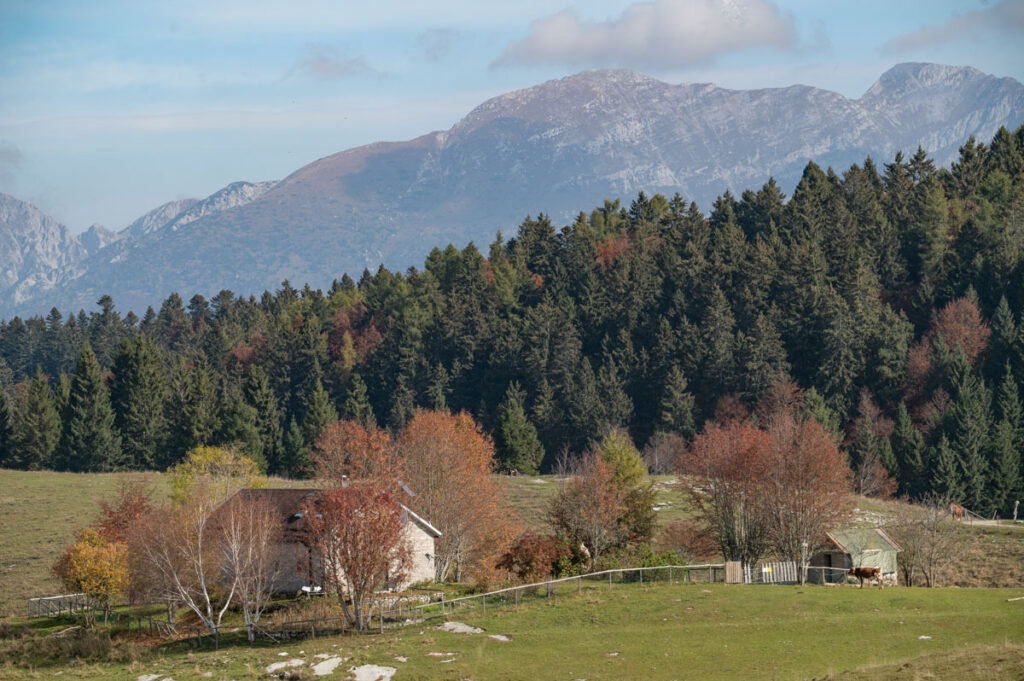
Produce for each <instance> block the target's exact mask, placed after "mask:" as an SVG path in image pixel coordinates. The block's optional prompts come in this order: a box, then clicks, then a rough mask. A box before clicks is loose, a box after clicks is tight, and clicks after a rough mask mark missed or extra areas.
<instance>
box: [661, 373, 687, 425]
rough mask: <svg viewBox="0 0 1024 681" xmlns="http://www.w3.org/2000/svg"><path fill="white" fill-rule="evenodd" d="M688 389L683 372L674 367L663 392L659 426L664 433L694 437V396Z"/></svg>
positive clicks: (666, 380)
mask: <svg viewBox="0 0 1024 681" xmlns="http://www.w3.org/2000/svg"><path fill="white" fill-rule="evenodd" d="M687 388H688V385H687V382H686V376H685V375H684V374H683V370H682V369H681V368H680V367H678V366H673V367H672V368H671V369H670V370H669V372H668V377H667V378H666V379H665V387H664V388H663V389H662V392H661V402H660V403H659V408H660V409H659V412H658V426H659V428H660V430H662V431H664V432H668V433H676V434H678V435H680V436H682V437H684V438H687V439H689V438H690V437H692V436H693V425H694V424H693V395H691V394H690V392H689V390H687Z"/></svg>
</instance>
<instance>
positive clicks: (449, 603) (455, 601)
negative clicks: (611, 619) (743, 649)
mask: <svg viewBox="0 0 1024 681" xmlns="http://www.w3.org/2000/svg"><path fill="white" fill-rule="evenodd" d="M724 581H725V563H709V564H705V565H662V566H658V567H639V568H621V569H616V570H602V571H600V572H590V573H587V574H585V575H574V576H572V577H561V578H559V579H549V580H546V581H543V582H535V583H533V584H521V585H517V586H510V587H507V588H504V589H498V590H496V591H488V592H487V593H482V594H473V595H471V596H461V597H459V598H449V599H445V600H442V601H439V602H436V603H430V604H425V605H420V606H416V607H415V608H414V609H413V611H414V615H415V616H414V618H413V619H414V621H419V620H426V619H432V618H435V617H448V616H450V615H451V614H453V613H454V612H455V611H456V610H462V611H470V612H472V611H479V612H481V613H484V614H486V613H487V608H488V607H490V608H492V609H494V608H501V607H506V606H509V605H519V604H520V603H522V602H526V601H531V600H538V599H550V598H553V597H555V596H560V595H566V594H572V593H580V592H581V591H583V590H584V589H596V588H605V589H611V588H613V586H614V585H615V584H643V583H645V582H647V583H654V582H661V583H669V584H675V583H706V584H710V583H713V582H724Z"/></svg>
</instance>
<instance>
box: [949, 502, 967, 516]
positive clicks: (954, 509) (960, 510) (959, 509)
mask: <svg viewBox="0 0 1024 681" xmlns="http://www.w3.org/2000/svg"><path fill="white" fill-rule="evenodd" d="M949 512H950V513H951V514H952V515H953V520H963V519H964V507H963V506H961V505H960V504H950V505H949Z"/></svg>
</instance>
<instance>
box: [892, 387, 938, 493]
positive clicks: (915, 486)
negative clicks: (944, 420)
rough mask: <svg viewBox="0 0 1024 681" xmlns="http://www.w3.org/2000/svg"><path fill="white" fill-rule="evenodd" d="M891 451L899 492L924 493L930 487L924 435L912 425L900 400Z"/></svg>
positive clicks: (904, 404)
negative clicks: (894, 459)
mask: <svg viewBox="0 0 1024 681" xmlns="http://www.w3.org/2000/svg"><path fill="white" fill-rule="evenodd" d="M892 451H893V456H894V457H895V458H896V479H897V481H898V482H899V486H900V490H899V491H900V493H901V494H906V495H909V496H911V497H919V496H921V495H922V494H924V493H925V492H926V491H927V490H928V489H929V487H930V480H928V479H927V469H926V466H925V460H924V456H925V445H924V437H923V436H922V435H921V432H920V431H919V430H918V429H917V428H915V427H914V423H913V421H911V419H910V412H908V411H907V405H906V403H905V402H900V406H899V410H898V411H897V414H896V428H895V430H893V433H892Z"/></svg>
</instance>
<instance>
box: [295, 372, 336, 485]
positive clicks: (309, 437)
mask: <svg viewBox="0 0 1024 681" xmlns="http://www.w3.org/2000/svg"><path fill="white" fill-rule="evenodd" d="M303 412H304V413H305V416H303V417H302V440H303V442H305V444H306V447H305V448H304V449H303V450H300V452H299V453H300V456H299V457H298V460H297V461H294V462H293V463H292V469H291V470H290V473H291V474H292V475H308V474H309V473H311V472H312V471H311V470H310V468H311V461H310V460H309V459H308V458H307V457H308V453H307V452H308V450H309V449H310V448H312V447H314V446H316V441H317V440H318V439H320V434H321V433H322V432H323V431H324V428H326V427H327V424H329V423H334V422H335V421H337V420H338V412H337V410H336V409H335V408H334V405H333V404H331V398H330V396H329V395H328V394H327V391H326V390H324V386H323V385H322V384H321V383H320V381H317V382H316V383H315V384H314V385H313V392H311V393H310V394H309V396H308V397H307V398H306V401H305V403H304V404H303Z"/></svg>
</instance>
